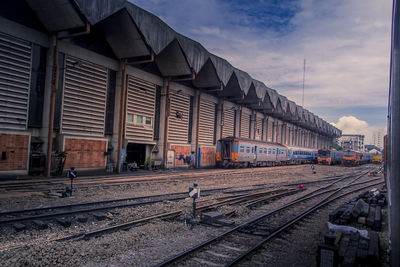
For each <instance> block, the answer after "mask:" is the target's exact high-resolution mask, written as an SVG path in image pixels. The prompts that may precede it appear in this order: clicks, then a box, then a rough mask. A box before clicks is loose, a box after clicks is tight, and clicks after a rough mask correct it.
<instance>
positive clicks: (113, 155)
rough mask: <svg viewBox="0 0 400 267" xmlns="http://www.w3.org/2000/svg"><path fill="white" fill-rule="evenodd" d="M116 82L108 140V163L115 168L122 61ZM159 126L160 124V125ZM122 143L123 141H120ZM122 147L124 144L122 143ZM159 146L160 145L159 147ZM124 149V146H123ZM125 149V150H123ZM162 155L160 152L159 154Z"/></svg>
mask: <svg viewBox="0 0 400 267" xmlns="http://www.w3.org/2000/svg"><path fill="white" fill-rule="evenodd" d="M115 78H116V84H115V99H114V118H113V134H112V137H111V140H110V144H109V146H110V147H112V152H111V157H110V159H109V160H110V163H111V164H113V166H114V168H117V162H118V157H120V156H121V155H118V137H119V124H120V122H119V120H120V109H121V97H122V94H121V92H122V63H121V64H120V68H119V70H118V71H117V73H116V77H115ZM160 126H161V125H160ZM122 144H124V142H122ZM122 147H123V148H124V145H122ZM159 148H160V147H159ZM124 149H126V148H124ZM125 151H126V150H125ZM161 156H162V154H161Z"/></svg>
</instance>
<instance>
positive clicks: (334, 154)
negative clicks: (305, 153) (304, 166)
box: [318, 149, 343, 165]
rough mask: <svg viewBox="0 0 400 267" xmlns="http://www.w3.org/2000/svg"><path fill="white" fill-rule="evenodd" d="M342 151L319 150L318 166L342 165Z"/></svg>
mask: <svg viewBox="0 0 400 267" xmlns="http://www.w3.org/2000/svg"><path fill="white" fill-rule="evenodd" d="M342 156H343V152H342V151H337V150H333V149H319V150H318V164H327V165H335V164H341V163H342Z"/></svg>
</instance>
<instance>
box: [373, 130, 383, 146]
mask: <svg viewBox="0 0 400 267" xmlns="http://www.w3.org/2000/svg"><path fill="white" fill-rule="evenodd" d="M384 136H385V131H384V130H383V129H379V130H376V131H373V132H372V144H371V145H374V146H376V147H378V148H380V149H381V150H382V149H383V137H384Z"/></svg>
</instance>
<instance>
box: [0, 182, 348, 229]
mask: <svg viewBox="0 0 400 267" xmlns="http://www.w3.org/2000/svg"><path fill="white" fill-rule="evenodd" d="M350 177H352V175H343V176H342V175H341V176H336V177H331V178H326V179H324V180H323V181H321V180H316V181H307V182H304V183H303V184H315V183H323V182H330V181H334V183H336V182H337V181H341V180H343V179H347V178H350ZM298 184H299V183H297V182H296V183H286V184H284V185H283V186H285V187H288V188H290V187H293V186H297V185H298ZM267 187H269V185H268V184H256V185H251V187H250V188H241V187H239V188H238V187H225V188H218V189H209V190H202V195H203V196H209V195H213V194H216V193H225V194H231V195H236V194H240V193H249V194H244V196H242V197H241V196H239V199H238V202H240V200H241V198H246V197H248V196H251V197H252V198H254V199H251V201H252V203H250V204H249V205H248V206H247V207H249V208H252V207H254V206H256V205H260V204H262V203H264V200H263V197H262V196H261V197H260V199H257V198H255V197H256V196H257V194H258V193H257V190H265V189H266V188H267ZM186 197H187V192H177V193H168V194H162V195H152V196H144V197H133V198H124V199H112V200H105V201H96V202H85V203H78V204H70V205H61V206H52V207H43V208H34V209H24V210H16V211H7V212H1V213H0V225H4V224H10V223H17V222H25V221H34V220H43V219H44V220H48V219H50V218H54V217H62V216H72V215H76V214H82V213H91V212H99V211H110V210H113V209H117V208H127V207H136V206H141V205H151V204H155V203H160V202H163V201H178V200H182V199H185V198H186ZM227 198H231V196H229V197H227Z"/></svg>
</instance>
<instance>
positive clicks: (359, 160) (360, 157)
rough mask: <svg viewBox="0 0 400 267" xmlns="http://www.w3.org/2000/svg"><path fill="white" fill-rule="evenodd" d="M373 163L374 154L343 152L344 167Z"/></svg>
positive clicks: (352, 151)
mask: <svg viewBox="0 0 400 267" xmlns="http://www.w3.org/2000/svg"><path fill="white" fill-rule="evenodd" d="M371 162H372V154H371V153H366V152H364V153H363V152H360V151H354V150H345V151H343V157H342V165H343V166H357V165H361V164H367V163H371Z"/></svg>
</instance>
